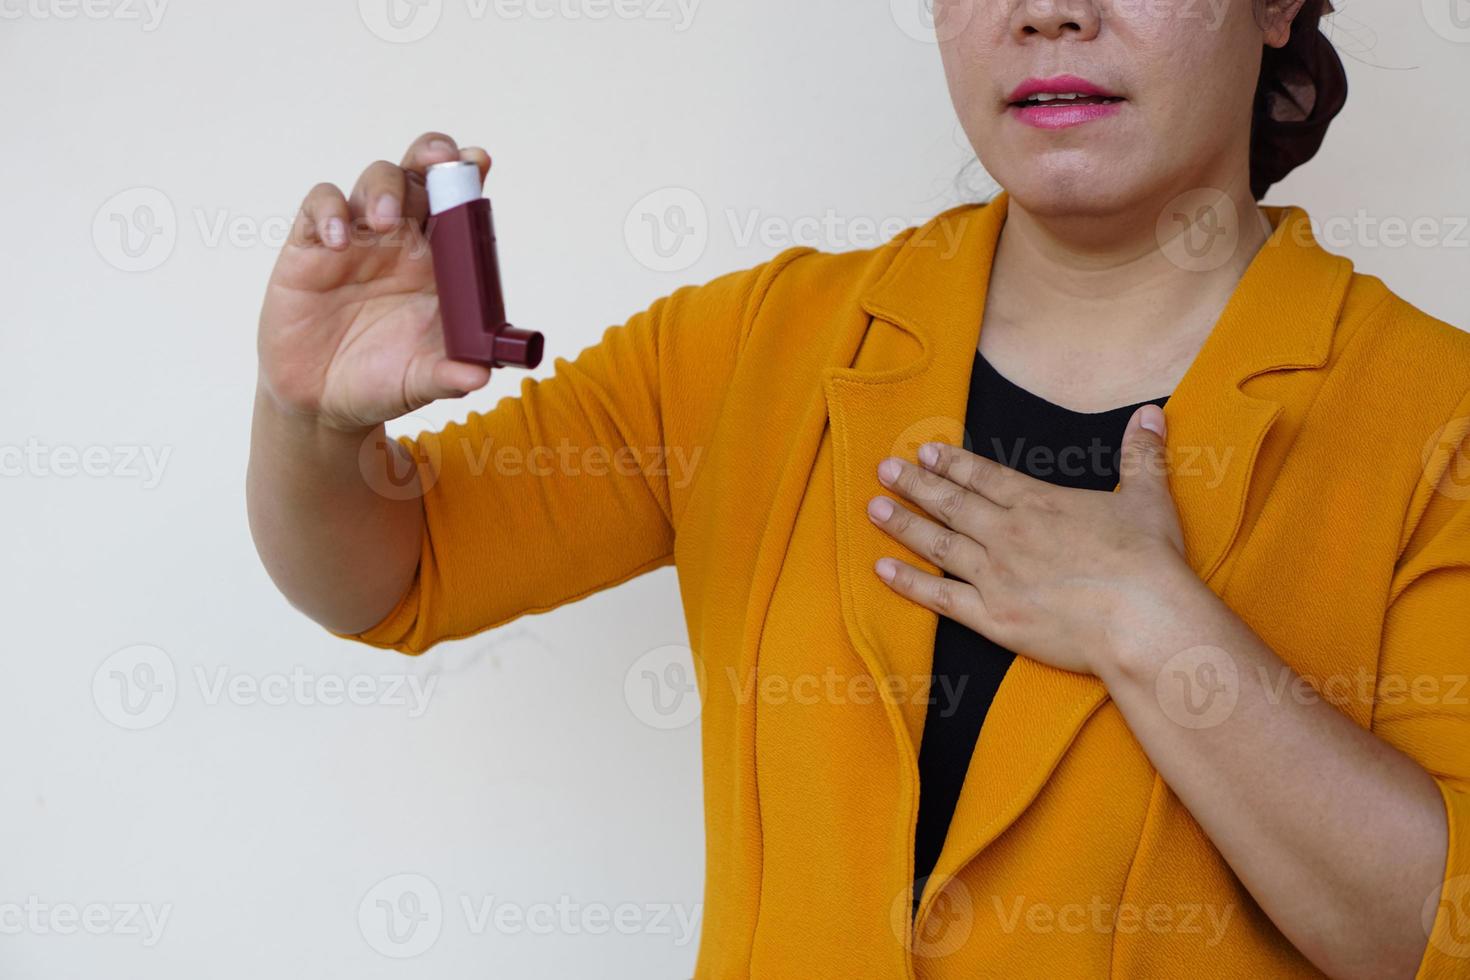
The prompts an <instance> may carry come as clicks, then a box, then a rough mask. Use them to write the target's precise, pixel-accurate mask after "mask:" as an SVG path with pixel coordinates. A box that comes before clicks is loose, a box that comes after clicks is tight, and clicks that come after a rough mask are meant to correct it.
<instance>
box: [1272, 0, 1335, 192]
mask: <svg viewBox="0 0 1470 980" xmlns="http://www.w3.org/2000/svg"><path fill="white" fill-rule="evenodd" d="M1331 12H1332V6H1331V4H1330V3H1328V2H1327V0H1306V3H1304V4H1303V5H1302V9H1301V11H1300V12H1299V13H1298V14H1297V15H1296V19H1295V20H1294V21H1292V24H1291V38H1290V40H1288V41H1287V42H1286V45H1285V46H1284V47H1280V48H1266V50H1265V53H1264V55H1263V56H1262V59H1261V76H1260V80H1259V81H1258V82H1257V83H1256V101H1255V108H1254V110H1253V113H1252V118H1251V193H1252V194H1254V195H1255V197H1256V200H1260V199H1261V198H1262V197H1265V196H1266V190H1267V189H1268V188H1269V187H1270V186H1271V185H1272V184H1274V183H1276V182H1277V181H1279V180H1281V179H1282V178H1283V177H1285V176H1286V175H1287V174H1289V173H1291V172H1292V171H1293V170H1295V169H1296V168H1297V167H1299V166H1301V165H1302V164H1304V163H1306V162H1307V161H1308V160H1310V159H1312V157H1314V156H1316V154H1317V150H1318V148H1320V147H1321V146H1322V140H1323V138H1324V137H1326V135H1327V127H1328V125H1329V124H1330V123H1331V122H1332V120H1333V118H1334V117H1336V116H1337V114H1338V113H1339V112H1341V111H1342V107H1343V104H1344V103H1345V102H1346V101H1347V88H1348V85H1347V72H1346V71H1345V70H1344V69H1343V66H1342V59H1341V58H1339V57H1338V55H1337V49H1336V48H1334V47H1333V46H1332V42H1331V41H1329V40H1327V37H1326V35H1324V34H1323V33H1322V31H1321V30H1320V28H1319V26H1318V24H1319V22H1320V21H1321V19H1322V15H1323V14H1324V13H1331Z"/></svg>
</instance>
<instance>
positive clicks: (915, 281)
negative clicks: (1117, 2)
mask: <svg viewBox="0 0 1470 980" xmlns="http://www.w3.org/2000/svg"><path fill="white" fill-rule="evenodd" d="M1007 206H1008V199H1007V197H1006V195H1004V194H1002V195H1000V196H999V197H998V198H997V199H996V200H995V201H993V202H991V203H990V204H989V205H984V206H977V207H969V208H961V209H955V210H952V211H948V212H945V213H944V214H942V215H940V216H939V217H937V218H935V219H934V220H933V221H931V222H930V223H929V224H927V225H925V226H924V227H923V228H921V229H919V230H918V231H917V232H915V234H914V235H913V236H912V237H911V238H910V239H909V240H908V241H907V242H905V243H904V244H903V245H902V246H900V251H899V254H898V255H897V256H896V257H895V259H894V261H893V263H892V265H891V266H890V267H889V269H888V271H887V273H886V274H884V275H883V276H882V277H881V278H879V279H878V280H877V281H876V282H875V283H874V285H873V286H872V287H871V288H870V289H869V290H868V291H867V293H866V294H865V295H864V298H863V307H864V309H865V310H866V311H867V312H868V313H869V315H870V316H871V317H872V318H873V320H872V322H871V323H870V325H869V327H868V334H867V336H866V337H865V338H864V339H863V341H862V343H861V344H860V345H859V346H858V348H857V354H856V357H855V359H854V361H853V363H852V365H851V366H849V367H833V368H828V369H827V370H826V371H825V372H824V389H825V393H826V400H827V409H828V420H829V424H830V426H831V431H832V439H833V458H834V465H835V473H834V477H835V481H836V486H835V495H836V501H837V507H838V513H837V515H836V524H837V545H838V555H837V558H838V561H837V565H838V568H837V577H838V584H839V587H840V589H841V594H842V612H843V621H844V623H845V625H846V627H847V630H848V633H849V636H850V639H851V641H852V643H853V645H854V647H855V648H856V649H857V650H858V651H859V653H860V655H861V656H862V657H863V659H864V661H865V663H866V665H867V667H868V669H869V670H871V671H872V672H873V674H874V676H875V678H877V679H878V680H879V682H880V690H881V689H884V684H883V683H882V682H883V681H884V680H885V678H889V677H891V678H894V679H896V680H897V681H900V682H904V683H907V682H909V681H910V680H911V679H912V678H914V677H927V675H928V673H929V671H930V669H931V666H932V656H933V644H934V636H935V628H936V626H937V624H938V617H937V615H936V614H934V613H933V612H931V611H929V610H927V609H925V608H924V607H922V606H919V605H917V604H915V603H912V602H909V601H908V600H906V599H904V598H902V597H900V596H898V595H897V594H896V593H894V592H893V591H892V590H891V589H889V588H888V587H887V586H886V585H884V584H883V583H882V582H881V581H879V579H878V578H877V576H876V575H875V574H874V573H873V570H872V569H873V563H874V562H875V561H876V560H877V559H878V558H879V557H881V556H883V555H894V556H898V557H902V558H903V559H904V560H905V561H908V562H909V563H910V564H913V565H915V566H916V567H919V568H922V569H924V570H926V571H928V572H930V573H932V574H939V569H938V568H937V567H935V566H934V565H933V564H931V563H929V562H928V561H926V560H924V559H923V558H921V557H919V556H917V555H915V554H912V553H909V552H906V551H904V550H903V549H902V546H900V545H898V544H897V543H896V542H894V541H893V540H892V539H890V538H889V537H888V536H887V535H886V534H884V533H883V532H882V531H880V530H879V529H878V528H876V527H875V526H873V524H872V523H871V522H870V521H869V520H868V518H867V513H866V510H867V502H868V500H869V499H871V498H872V497H873V496H874V495H876V494H879V493H883V492H886V491H885V490H884V489H883V487H882V486H881V485H880V484H879V483H878V481H877V475H876V469H877V466H878V463H879V461H881V460H882V459H883V458H884V457H885V456H889V455H895V456H900V457H902V458H906V459H909V460H913V459H914V458H915V452H916V450H917V448H918V446H919V444H920V443H922V442H925V441H928V440H932V439H938V440H944V441H949V442H951V443H954V444H959V443H960V442H961V440H962V439H963V436H964V419H965V410H966V407H967V404H968V400H969V385H970V373H971V368H972V366H973V364H974V357H975V350H976V347H977V345H978V342H979V337H980V330H981V320H982V317H983V313H984V309H985V296H986V291H987V287H988V284H989V278H990V267H991V263H992V260H993V258H994V255H995V248H996V243H997V241H998V238H999V235H1000V231H1001V228H1002V226H1003V225H1004V222H1005V214H1006V210H1007ZM1266 211H1267V215H1268V217H1269V218H1270V219H1271V221H1272V223H1273V225H1274V226H1275V229H1274V232H1273V234H1272V235H1271V237H1270V239H1269V240H1268V242H1267V244H1266V245H1265V246H1263V247H1262V249H1261V251H1260V252H1259V253H1258V254H1257V256H1256V257H1255V259H1254V260H1253V262H1252V264H1251V266H1250V268H1249V269H1248V270H1247V272H1246V275H1245V276H1244V277H1243V278H1242V280H1241V282H1240V285H1239V286H1238V287H1237V289H1236V292H1235V294H1234V295H1233V297H1232V299H1231V301H1230V303H1229V304H1228V306H1227V307H1226V309H1225V311H1224V312H1223V314H1222V315H1221V318H1220V320H1219V322H1218V323H1217V324H1216V326H1215V328H1214V329H1213V331H1212V332H1211V333H1210V335H1209V337H1208V338H1207V340H1206V341H1205V343H1204V345H1203V346H1202V348H1201V350H1200V351H1199V353H1198V355H1197V356H1196V358H1195V360H1194V362H1193V363H1192V364H1191V366H1190V368H1189V370H1188V372H1187V373H1186V374H1185V376H1184V378H1183V379H1182V380H1181V382H1180V384H1179V385H1178V386H1177V388H1176V389H1175V391H1174V393H1173V394H1172V395H1171V397H1170V399H1169V401H1168V403H1167V406H1166V408H1165V414H1166V417H1167V419H1168V425H1169V439H1168V443H1169V450H1170V457H1169V458H1170V462H1171V472H1170V477H1169V479H1170V487H1171V490H1172V491H1173V494H1174V499H1175V502H1176V504H1177V505H1178V508H1179V513H1180V523H1181V527H1182V530H1183V535H1184V541H1185V550H1186V557H1187V559H1188V561H1189V563H1190V566H1191V567H1192V568H1194V570H1195V572H1196V573H1197V574H1198V575H1199V576H1200V578H1201V579H1202V580H1203V581H1205V582H1206V583H1208V584H1209V585H1210V586H1211V588H1213V589H1214V590H1215V591H1216V592H1217V593H1218V592H1220V591H1221V586H1222V583H1221V582H1220V576H1219V574H1218V573H1219V572H1220V570H1221V568H1222V566H1223V564H1224V560H1225V558H1226V556H1227V554H1228V553H1229V551H1230V548H1231V545H1232V544H1233V543H1234V542H1235V540H1236V537H1237V535H1238V533H1239V531H1240V528H1241V526H1242V523H1243V520H1244V517H1245V514H1246V504H1247V499H1248V497H1249V495H1250V492H1251V480H1252V474H1253V472H1254V471H1255V469H1256V461H1257V458H1258V455H1259V453H1260V450H1261V447H1262V444H1263V443H1264V442H1265V439H1266V436H1267V435H1268V433H1269V432H1270V430H1271V427H1272V425H1273V424H1274V423H1275V421H1276V419H1277V418H1278V417H1279V416H1280V415H1281V413H1282V402H1280V401H1277V400H1273V399H1268V398H1263V397H1257V396H1253V395H1247V394H1246V393H1245V392H1243V391H1242V390H1241V385H1242V384H1243V383H1244V382H1245V381H1246V380H1247V379H1249V378H1251V377H1253V376H1255V375H1258V374H1261V373H1263V372H1266V371H1273V370H1281V369H1291V368H1316V367H1320V366H1322V365H1323V364H1325V363H1326V361H1327V358H1328V354H1329V352H1330V350H1331V345H1332V338H1333V331H1334V328H1335V325H1336V322H1337V318H1338V314H1339V312H1340V309H1341V305H1342V302H1343V298H1344V296H1345V293H1346V288H1347V284H1348V281H1349V279H1350V278H1351V274H1352V266H1351V263H1349V262H1347V261H1346V260H1345V259H1341V258H1337V257H1335V256H1331V255H1328V254H1327V253H1325V252H1323V251H1322V250H1321V249H1320V248H1319V247H1317V245H1316V244H1315V242H1313V241H1312V240H1311V232H1310V226H1309V224H1308V222H1307V218H1306V215H1305V214H1304V213H1302V212H1301V211H1300V210H1297V209H1294V208H1293V209H1279V208H1268V209H1266ZM1297 390H1299V391H1300V392H1302V393H1303V397H1306V393H1307V392H1308V390H1309V386H1307V385H1300V386H1297ZM975 435H976V436H977V437H978V436H979V435H980V434H979V433H977V434H975ZM899 690H900V691H902V690H905V688H903V687H900V688H899ZM914 700H915V699H913V698H896V699H893V700H890V701H888V702H886V710H887V712H888V714H889V718H890V721H891V722H892V725H893V729H894V736H895V738H896V739H897V740H898V741H899V743H900V747H901V749H902V752H901V757H902V758H904V759H905V760H906V765H907V767H908V768H909V770H910V776H911V778H910V780H909V784H910V786H911V787H912V788H913V789H914V798H913V799H911V800H909V801H908V802H909V803H910V804H911V805H916V804H917V761H916V760H917V751H916V750H917V746H918V743H919V740H920V737H921V735H922V731H923V724H924V713H925V706H924V705H923V704H914V703H913V701H914ZM1106 700H1107V691H1106V689H1105V688H1104V686H1103V685H1102V683H1101V682H1099V681H1098V680H1096V679H1095V678H1092V677H1084V676H1082V675H1078V674H1072V673H1068V672H1066V671H1061V670H1056V669H1054V668H1051V667H1047V666H1044V665H1042V664H1040V663H1038V662H1036V661H1034V660H1029V659H1027V658H1025V657H1019V658H1017V659H1016V661H1015V663H1014V664H1013V666H1012V667H1011V669H1010V671H1009V672H1008V674H1007V675H1006V679H1005V681H1004V683H1003V684H1002V685H1001V688H1000V690H999V692H998V694H997V696H996V700H995V703H994V704H993V705H992V707H991V709H990V713H989V714H988V715H987V718H986V722H985V725H984V727H983V728H982V730H981V735H980V740H979V742H978V744H977V745H976V749H975V753H974V755H973V757H972V760H971V767H970V777H969V778H967V780H966V782H965V785H964V789H963V792H962V794H961V797H960V801H959V804H958V807H957V809H956V812H955V816H954V819H953V822H952V824H951V827H950V831H949V835H948V837H947V838H946V841H945V845H944V849H943V852H942V853H941V855H940V858H939V862H938V864H937V866H936V868H935V872H934V874H933V875H932V876H931V877H932V879H933V880H932V881H931V882H930V884H929V887H927V888H926V889H925V895H924V902H923V905H922V907H921V909H920V912H919V917H918V920H917V926H918V928H919V929H922V928H923V919H924V916H925V914H926V913H927V910H928V907H929V905H930V903H931V901H932V899H933V897H934V894H935V893H936V892H937V891H938V889H939V888H941V887H942V886H943V884H944V882H945V881H946V880H947V879H948V878H950V877H952V876H953V875H954V874H956V873H957V872H958V871H959V870H960V869H961V868H962V867H963V866H964V865H965V864H967V863H968V862H969V861H970V860H972V859H973V858H974V857H975V856H976V855H977V854H978V853H979V852H980V851H981V850H983V849H984V848H985V847H986V846H987V845H988V844H989V843H990V842H991V841H993V840H994V839H995V838H996V837H997V836H999V835H1000V834H1001V833H1002V832H1003V831H1004V830H1005V829H1006V828H1007V827H1009V826H1010V825H1011V824H1012V823H1013V822H1014V821H1015V820H1016V818H1017V817H1018V816H1019V815H1020V814H1021V813H1022V812H1023V811H1024V810H1025V808H1026V807H1027V806H1028V805H1029V804H1030V803H1031V801H1032V800H1034V799H1035V797H1036V795H1037V794H1038V793H1039V792H1040V791H1041V788H1042V787H1043V786H1044V785H1045V782H1046V780H1047V778H1048V777H1049V776H1050V775H1051V773H1052V772H1053V771H1054V770H1055V768H1056V766H1057V763H1058V762H1059V761H1060V759H1061V757H1062V755H1063V754H1064V753H1065V752H1066V750H1067V747H1068V746H1069V745H1070V744H1071V742H1072V741H1073V739H1074V738H1075V737H1076V735H1077V733H1078V731H1079V730H1080V729H1081V727H1082V725H1083V724H1084V723H1085V722H1086V721H1087V719H1088V718H1089V717H1090V716H1091V715H1092V714H1093V713H1094V712H1095V711H1096V710H1098V708H1099V707H1100V706H1101V705H1102V704H1103V703H1104V702H1105V701H1106Z"/></svg>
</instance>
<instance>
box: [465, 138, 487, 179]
mask: <svg viewBox="0 0 1470 980" xmlns="http://www.w3.org/2000/svg"><path fill="white" fill-rule="evenodd" d="M459 158H460V159H461V160H468V161H470V162H471V163H473V164H474V165H475V166H477V167H479V168H480V183H481V184H483V183H485V178H486V177H488V176H490V164H491V161H490V154H489V153H486V152H485V151H484V150H483V149H481V148H480V147H478V146H466V147H464V148H463V149H461V150H460V151H459Z"/></svg>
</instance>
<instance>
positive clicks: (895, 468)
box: [878, 457, 902, 483]
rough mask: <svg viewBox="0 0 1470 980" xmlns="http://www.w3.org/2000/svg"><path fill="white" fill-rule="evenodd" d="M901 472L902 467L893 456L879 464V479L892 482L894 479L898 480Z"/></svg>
mask: <svg viewBox="0 0 1470 980" xmlns="http://www.w3.org/2000/svg"><path fill="white" fill-rule="evenodd" d="M901 472H902V467H900V466H899V465H898V460H896V459H893V458H892V457H890V458H888V459H885V460H884V461H883V462H881V463H879V464H878V479H879V480H880V481H882V482H883V483H892V482H893V481H894V480H897V479H898V474H899V473H901Z"/></svg>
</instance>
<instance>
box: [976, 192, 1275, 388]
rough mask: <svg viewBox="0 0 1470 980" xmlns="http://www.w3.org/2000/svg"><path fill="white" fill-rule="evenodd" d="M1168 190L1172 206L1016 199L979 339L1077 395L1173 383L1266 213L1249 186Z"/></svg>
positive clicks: (1032, 376)
mask: <svg viewBox="0 0 1470 980" xmlns="http://www.w3.org/2000/svg"><path fill="white" fill-rule="evenodd" d="M1242 184H1243V182H1242ZM1169 196H1170V197H1172V198H1173V200H1172V201H1170V202H1169V204H1168V205H1167V206H1166V205H1165V204H1164V203H1163V202H1160V203H1159V204H1158V205H1157V206H1145V207H1142V208H1139V207H1134V208H1130V209H1128V212H1127V213H1120V214H1113V215H1091V216H1088V217H1085V218H1075V217H1065V216H1054V215H1042V214H1037V213H1035V212H1032V211H1028V210H1027V209H1026V208H1025V207H1023V206H1021V205H1019V204H1018V203H1017V202H1016V201H1015V200H1014V199H1012V200H1011V201H1010V203H1009V206H1008V209H1007V215H1006V222H1005V226H1004V227H1003V229H1002V230H1001V235H1000V240H999V242H998V243H997V250H996V256H995V261H994V264H993V267H992V269H991V279H990V290H989V292H988V294H987V300H986V310H985V326H984V329H983V330H982V331H981V344H980V349H981V351H982V352H983V353H984V354H985V355H986V356H987V357H989V358H991V359H992V361H998V362H1000V364H998V366H1001V365H1005V366H1007V367H1008V370H1009V372H1010V373H1011V374H1012V375H1013V377H1015V378H1017V379H1025V380H1026V381H1029V382H1030V383H1031V384H1033V385H1035V386H1036V387H1038V388H1044V389H1047V390H1050V391H1051V392H1053V393H1054V394H1057V395H1060V396H1063V397H1067V398H1071V399H1072V400H1073V401H1074V402H1076V403H1079V404H1080V403H1087V404H1108V403H1110V402H1112V401H1116V400H1118V399H1120V398H1123V399H1125V400H1141V399H1144V398H1151V397H1156V396H1158V395H1160V394H1163V393H1167V392H1169V391H1172V390H1173V387H1174V385H1175V384H1177V383H1178V381H1179V379H1180V378H1181V377H1182V376H1183V375H1184V373H1185V371H1186V370H1187V369H1188V366H1189V364H1190V363H1191V362H1192V361H1193V359H1194V356H1195V354H1196V353H1198V350H1199V347H1200V346H1201V345H1202V344H1203V343H1204V340H1205V338H1206V337H1207V336H1208V335H1209V332H1210V330H1211V329H1212V328H1213V327H1214V324H1215V322H1216V321H1217V320H1218V319H1219V316H1220V313H1221V312H1222V311H1223V310H1224V308H1225V305H1226V303H1228V302H1229V299H1230V296H1231V295H1232V294H1233V292H1234V291H1235V287H1236V285H1237V283H1239V281H1240V278H1241V276H1243V275H1244V274H1245V271H1246V268H1247V267H1248V266H1249V265H1250V263H1251V260H1252V259H1253V258H1254V257H1255V254H1256V252H1257V251H1258V250H1259V249H1260V247H1261V246H1262V245H1263V244H1264V243H1265V241H1266V239H1267V237H1269V234H1270V225H1269V223H1268V222H1267V220H1266V217H1265V215H1264V214H1263V213H1262V212H1261V210H1260V208H1259V207H1257V205H1256V202H1255V200H1254V199H1253V198H1252V197H1251V196H1250V194H1249V191H1248V189H1245V190H1244V192H1243V193H1242V192H1241V191H1240V190H1239V189H1238V190H1237V191H1236V192H1234V193H1231V192H1214V191H1211V192H1204V193H1192V194H1189V195H1186V196H1184V197H1174V195H1172V194H1171V195H1169ZM1159 214H1163V215H1164V218H1163V219H1161V220H1156V216H1157V215H1159Z"/></svg>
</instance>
